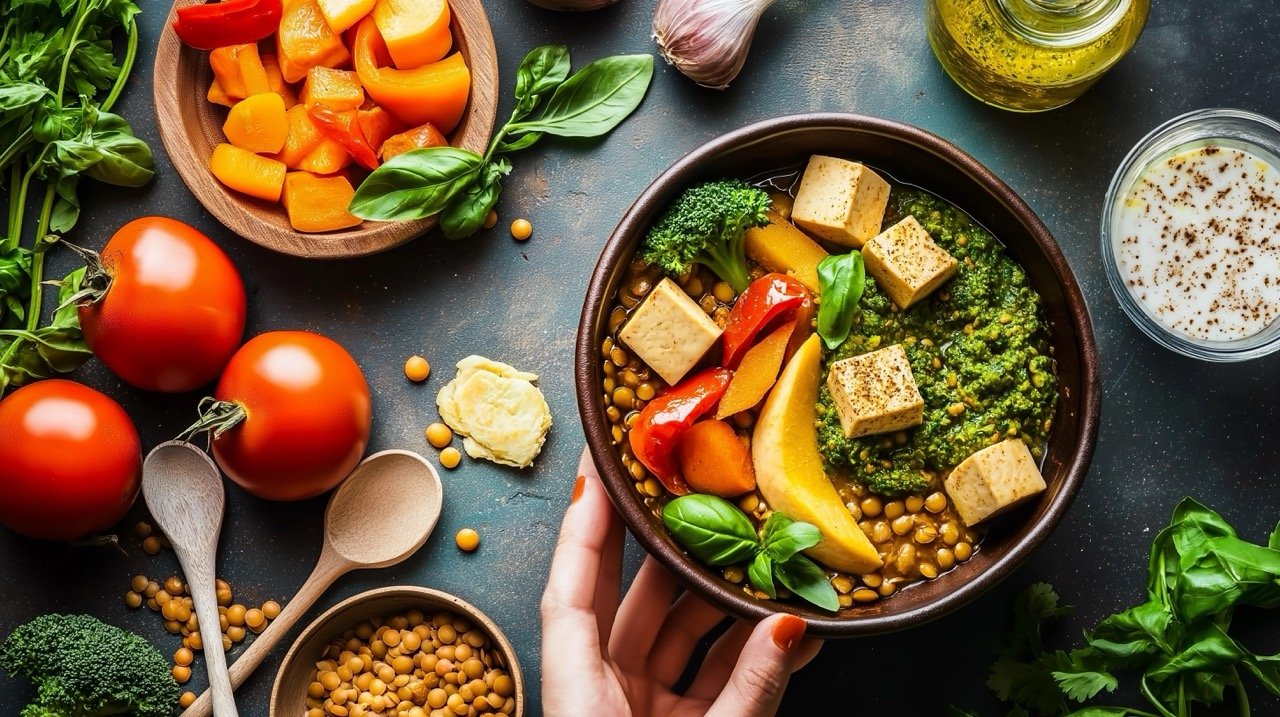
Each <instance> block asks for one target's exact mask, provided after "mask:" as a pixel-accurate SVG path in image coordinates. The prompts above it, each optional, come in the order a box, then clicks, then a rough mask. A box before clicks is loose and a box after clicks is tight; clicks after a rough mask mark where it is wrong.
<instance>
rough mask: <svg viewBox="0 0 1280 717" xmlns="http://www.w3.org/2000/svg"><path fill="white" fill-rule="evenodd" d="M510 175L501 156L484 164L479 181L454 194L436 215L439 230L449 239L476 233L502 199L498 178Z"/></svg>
mask: <svg viewBox="0 0 1280 717" xmlns="http://www.w3.org/2000/svg"><path fill="white" fill-rule="evenodd" d="M510 172H511V162H510V161H508V160H507V159H506V158H505V157H504V158H502V159H499V160H497V161H494V162H487V163H485V165H484V168H483V169H481V170H480V179H478V180H476V181H475V182H473V183H472V184H471V185H470V186H468V187H467V188H466V189H464V190H462V192H460V193H459V194H457V195H455V196H454V197H453V199H452V200H450V201H449V204H448V206H446V207H445V208H444V211H442V212H440V231H441V232H443V233H444V235H445V236H446V237H447V238H449V239H461V238H463V237H469V236H471V235H472V234H475V233H476V232H477V231H479V229H480V227H482V226H484V220H485V218H486V217H488V216H489V212H490V210H492V209H493V207H494V206H495V205H496V204H497V203H498V197H500V196H502V178H503V177H505V176H506V175H507V174H509V173H510Z"/></svg>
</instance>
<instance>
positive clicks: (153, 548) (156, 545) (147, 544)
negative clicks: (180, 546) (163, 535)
mask: <svg viewBox="0 0 1280 717" xmlns="http://www.w3.org/2000/svg"><path fill="white" fill-rule="evenodd" d="M162 549H163V546H162V545H161V544H160V539H159V538H157V537H156V536H154V535H152V536H151V537H149V538H147V539H146V540H144V541H142V551H143V552H144V553H146V554H147V555H159V554H160V551H161V550H162Z"/></svg>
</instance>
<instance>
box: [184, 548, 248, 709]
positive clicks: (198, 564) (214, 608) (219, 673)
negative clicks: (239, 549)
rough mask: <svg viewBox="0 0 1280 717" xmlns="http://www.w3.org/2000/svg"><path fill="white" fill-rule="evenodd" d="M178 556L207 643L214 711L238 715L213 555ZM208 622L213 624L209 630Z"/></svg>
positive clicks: (205, 646)
mask: <svg viewBox="0 0 1280 717" xmlns="http://www.w3.org/2000/svg"><path fill="white" fill-rule="evenodd" d="M175 548H176V546H175ZM178 557H179V559H180V560H179V561H180V562H181V563H182V569H183V571H184V572H185V573H186V575H187V584H188V586H189V589H190V590H191V601H192V602H193V603H195V608H196V619H197V620H198V621H199V623H200V628H201V629H200V636H201V637H202V638H203V640H202V642H203V643H204V658H205V660H204V662H205V667H206V668H207V669H208V671H209V690H208V692H209V693H211V694H212V695H213V700H212V702H213V713H214V715H216V716H217V717H239V712H238V711H237V710H236V698H235V694H234V693H233V691H232V690H233V688H232V687H231V678H230V676H229V675H228V673H227V655H226V653H225V652H224V651H223V649H222V631H221V630H219V629H217V627H216V626H217V625H218V600H217V598H216V597H214V590H213V583H214V577H213V556H212V555H207V556H203V558H202V557H201V556H189V555H184V554H179V556H178ZM190 558H194V559H190ZM206 625H208V626H213V627H212V629H208V628H206V627H205V626H206Z"/></svg>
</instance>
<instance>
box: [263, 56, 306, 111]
mask: <svg viewBox="0 0 1280 717" xmlns="http://www.w3.org/2000/svg"><path fill="white" fill-rule="evenodd" d="M262 68H263V69H264V70H266V72H267V83H268V84H270V85H271V91H272V92H274V93H276V94H277V95H280V96H281V97H283V98H284V106H285V107H292V106H294V105H296V104H298V93H297V92H294V91H293V86H292V85H290V84H289V83H288V82H285V81H284V75H283V74H282V73H281V71H280V61H279V60H278V59H276V56H275V55H272V54H266V55H263V56H262Z"/></svg>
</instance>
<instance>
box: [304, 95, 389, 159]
mask: <svg viewBox="0 0 1280 717" xmlns="http://www.w3.org/2000/svg"><path fill="white" fill-rule="evenodd" d="M307 114H308V115H310V116H311V121H312V122H314V123H315V125H316V127H317V128H318V129H319V130H320V133H321V134H323V135H324V136H325V137H328V138H329V139H331V140H333V141H334V142H337V143H338V144H340V145H342V148H343V149H345V150H347V153H348V154H350V155H351V158H352V159H354V160H355V161H356V162H357V163H359V164H360V166H362V167H366V168H368V169H377V168H378V153H377V152H375V151H374V149H373V147H372V146H370V145H369V140H367V139H365V136H364V133H363V132H361V131H360V121H359V118H358V117H357V116H356V111H355V110H346V111H342V112H340V111H338V110H335V109H332V108H330V107H326V106H324V105H309V106H308V107H307Z"/></svg>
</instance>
